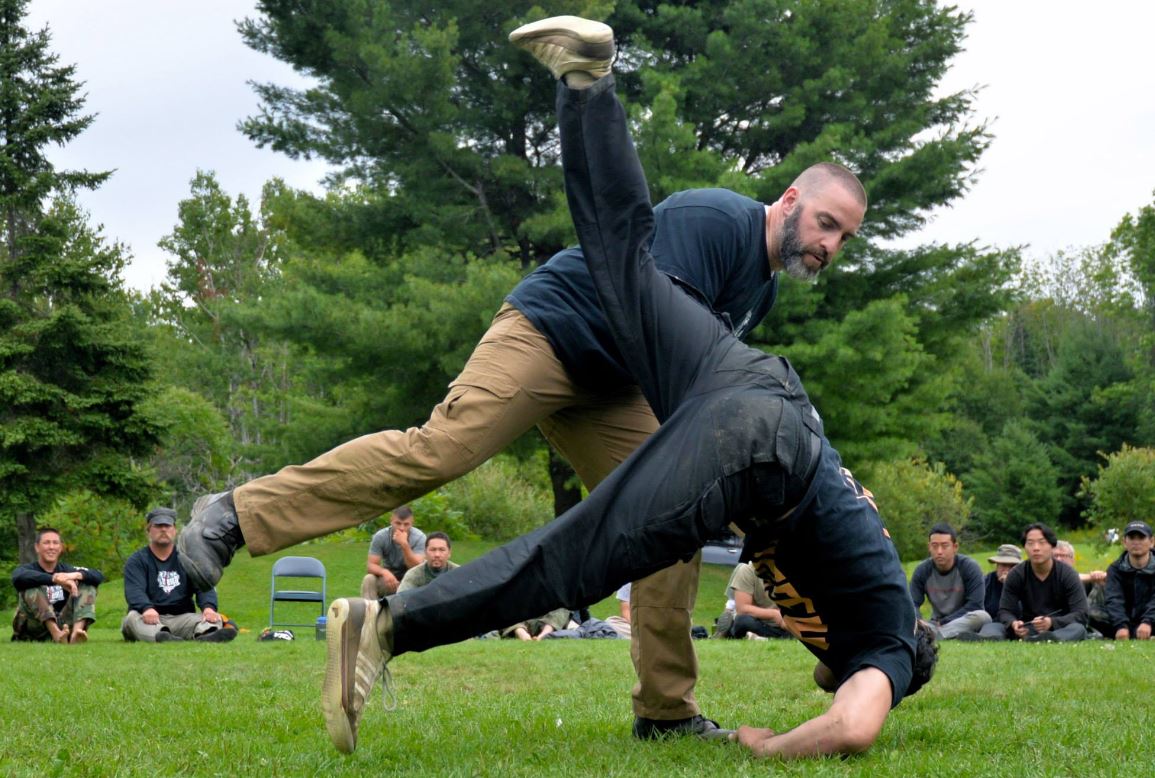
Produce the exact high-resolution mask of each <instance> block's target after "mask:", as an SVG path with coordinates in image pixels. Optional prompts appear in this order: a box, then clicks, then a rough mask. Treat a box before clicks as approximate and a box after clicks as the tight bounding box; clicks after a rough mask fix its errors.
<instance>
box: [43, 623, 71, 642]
mask: <svg viewBox="0 0 1155 778" xmlns="http://www.w3.org/2000/svg"><path fill="white" fill-rule="evenodd" d="M48 632H49V634H51V635H52V642H53V643H67V642H68V627H57V629H56V631H55V632H53V631H52V629H51V628H49V630H48Z"/></svg>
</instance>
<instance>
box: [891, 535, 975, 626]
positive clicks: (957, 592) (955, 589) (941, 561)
mask: <svg viewBox="0 0 1155 778" xmlns="http://www.w3.org/2000/svg"><path fill="white" fill-rule="evenodd" d="M927 550H928V551H929V552H930V558H929V559H926V560H923V562H922V563H920V564H919V566H918V567H916V568H915V569H914V573H913V574H912V575H911V577H910V598H911V599H912V600H914V607H915V608H919V607H921V606H922V601H923V600H924V599H927V600H930V608H931V613H930V623H931V624H933V625H934V628H935V631H936V632H937V633H938V637H939V638H940V639H941V640H951V639H953V638H957V637H959V636H960V635H963V634H970V633H977V632H978V631H979V630H981V629H982V628H983V626H984V625H985V624H989V623H990V622H991V616H990V614H989V613H987V612H986V610H985V609H984V608H983V595H984V594H985V593H986V584H985V582H984V581H983V571H982V568H980V567H979V564H978V562H976V561H974V560H973V559H971V558H970V557H968V556H967V555H965V554H960V553H959V552H958V533H957V532H955V529H954V527H952V526H951V525H949V524H947V523H945V522H942V523H939V524H935V525H934V526H933V527H931V528H930V536H929V540H928V542H927Z"/></svg>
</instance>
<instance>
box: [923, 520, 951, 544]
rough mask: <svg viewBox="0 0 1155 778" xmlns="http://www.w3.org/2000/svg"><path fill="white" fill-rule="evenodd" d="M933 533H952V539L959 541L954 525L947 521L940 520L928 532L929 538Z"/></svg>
mask: <svg viewBox="0 0 1155 778" xmlns="http://www.w3.org/2000/svg"><path fill="white" fill-rule="evenodd" d="M931 535H950V539H951V540H953V541H954V542H956V543H957V542H958V533H957V532H955V531H954V527H952V526H951V525H949V524H947V523H946V522H945V521H940V522H939V523H938V524H935V525H934V526H933V527H931V528H930V532H928V533H926V536H927V537H928V538H929V537H930V536H931Z"/></svg>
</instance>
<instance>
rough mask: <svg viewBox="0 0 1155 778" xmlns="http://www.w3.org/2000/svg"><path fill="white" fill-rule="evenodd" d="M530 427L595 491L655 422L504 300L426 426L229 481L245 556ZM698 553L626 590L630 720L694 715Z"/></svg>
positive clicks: (455, 466) (318, 527)
mask: <svg viewBox="0 0 1155 778" xmlns="http://www.w3.org/2000/svg"><path fill="white" fill-rule="evenodd" d="M534 425H537V426H538V428H539V429H541V431H542V433H543V434H544V435H545V437H546V438H547V439H548V440H549V442H550V443H551V444H552V445H553V446H554V447H555V448H556V449H557V450H558V452H559V453H561V455H562V456H564V457H565V458H566V459H567V460H569V462H570V464H571V465H573V468H574V470H575V471H577V474H578V476H579V477H580V478H581V479H582V482H583V483H585V484H586V486H587V487H589V488H593V487H594V486H596V485H597V484H598V483H599V482H600V481H601V480H602V479H603V478H605V477H606V476H607V475H609V473H610V472H612V471H613V469H614V468H615V467H617V465H618V464H620V463H621V462H622V461H623V460H624V459H625V458H626V457H628V456H629V455H630V453H631V452H633V450H634V449H635V448H637V447H638V446H639V445H641V443H642V441H644V440H645V439H646V437H648V436H649V435H650V434H651V433H652V432H653V431H654V430H655V429H657V426H658V423H657V420H656V419H655V418H654V415H653V413H652V412H651V411H650V408H649V405H648V404H647V403H646V401H645V398H644V397H642V395H641V392H640V391H639V390H638V389H637V387H629V388H627V389H625V390H622V391H620V392H617V393H614V394H610V395H606V394H597V393H593V392H591V391H589V390H586V389H583V388H581V387H580V386H578V385H576V384H575V383H574V382H573V381H572V380H571V378H570V377H569V375H568V374H567V373H566V370H565V368H564V367H563V366H562V364H561V362H560V361H558V359H557V356H556V355H555V354H554V352H553V348H552V347H551V346H550V344H549V341H548V340H546V338H545V337H544V336H543V335H542V334H541V333H540V332H538V331H537V329H536V328H535V327H534V326H533V325H532V324H531V323H530V322H529V320H528V319H526V318H525V317H524V316H523V315H522V314H521V312H520V311H518V310H517V309H515V308H513V307H512V306H510V305H508V304H506V305H503V306H502V308H501V310H499V311H498V312H497V315H496V316H495V317H494V319H493V323H492V324H491V325H490V327H489V330H488V331H487V332H486V333H485V335H484V336H483V337H482V339H481V341H480V342H479V343H478V344H477V347H476V348H475V349H474V351H473V354H472V355H471V356H470V358H469V361H468V362H467V363H466V365H465V368H464V369H463V370H462V371H461V374H460V375H459V376H458V377H457V379H456V380H454V381H453V382H452V383H451V384H450V385H449V392H448V394H447V395H446V397H445V399H444V400H443V401H442V402H441V403H440V404H438V406H437V407H436V408H434V409H433V414H432V415H431V416H430V417H429V421H427V422H426V423H425V424H424V425H423V426H421V427H412V428H410V429H407V430H384V431H381V432H375V433H372V434H370V435H364V436H362V437H359V438H356V439H354V440H351V441H349V442H348V443H345V444H342V445H340V446H338V447H337V448H335V449H333V450H331V451H329V452H327V453H325V454H322V455H321V456H319V457H317V458H316V459H314V460H312V461H311V462H308V463H306V464H304V465H299V466H291V467H286V468H284V469H282V470H281V471H280V472H278V473H276V474H274V475H270V476H265V477H263V478H258V479H256V480H253V481H250V482H249V483H247V484H244V485H243V486H240V487H237V489H236V490H235V491H234V492H233V498H234V500H235V502H236V506H237V514H238V516H239V518H240V523H241V531H242V532H243V533H244V536H245V541H246V543H247V545H248V548H249V552H250V553H251V554H253V555H255V556H259V555H261V554H268V553H270V552H273V551H277V550H279V549H282V548H287V547H288V546H292V545H295V544H297V543H300V542H301V541H304V540H308V539H310V538H316V537H320V536H322V535H327V534H329V533H331V532H336V531H337V530H341V529H345V528H347V527H352V526H355V525H357V524H360V523H361V522H363V521H367V520H369V519H372V518H375V517H377V516H379V515H381V514H382V513H385V512H388V511H390V510H392V509H393V508H396V507H397V506H399V505H403V504H405V503H407V502H409V501H411V500H414V499H416V498H417V497H420V496H421V495H423V494H426V493H428V492H431V491H433V490H434V489H436V488H437V487H439V486H441V485H442V484H445V483H447V482H449V481H452V480H453V479H455V478H458V477H460V476H462V475H464V474H465V473H468V472H469V471H471V470H473V469H474V468H475V467H477V466H478V465H480V464H482V463H483V462H485V461H486V460H488V459H489V458H491V457H493V456H494V455H495V454H497V453H499V452H500V451H502V450H503V449H504V448H506V447H507V446H508V445H509V444H510V443H512V442H513V441H514V440H516V439H517V438H518V437H519V436H521V435H522V434H524V433H525V432H526V431H528V430H529V429H530V428H532V427H533V426H534ZM418 521H420V517H418ZM605 542H607V543H612V542H614V541H613V539H612V538H607V539H606V541H605ZM699 559H700V556H699V557H698V558H695V559H694V560H693V561H691V562H689V563H685V564H678V565H675V566H674V567H672V568H670V569H668V570H664V571H662V572H660V573H656V574H655V575H652V576H650V577H649V578H647V579H644V580H642V581H638V582H636V583H635V584H634V586H633V588H632V592H631V609H632V616H631V621H632V630H633V637H632V639H631V656H632V658H633V661H634V667H635V669H636V671H637V673H638V685H637V686H636V687H635V688H634V692H633V698H634V713H635V714H636V715H638V716H643V717H645V718H652V719H681V718H687V717H689V716H694V715H697V714H698V713H699V710H698V705H697V703H696V701H695V700H694V691H693V690H694V683H695V681H696V679H697V670H698V665H697V657H696V656H695V654H694V647H693V644H692V642H691V638H690V626H691V624H690V614H691V611H692V610H693V606H694V598H695V597H696V595H697V591H698V569H699Z"/></svg>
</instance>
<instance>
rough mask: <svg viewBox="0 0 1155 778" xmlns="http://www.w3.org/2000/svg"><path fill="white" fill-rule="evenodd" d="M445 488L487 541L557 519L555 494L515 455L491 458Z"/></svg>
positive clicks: (470, 525)
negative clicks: (526, 470)
mask: <svg viewBox="0 0 1155 778" xmlns="http://www.w3.org/2000/svg"><path fill="white" fill-rule="evenodd" d="M441 491H442V492H444V494H445V496H446V498H447V500H448V503H449V505H451V506H452V507H453V509H454V510H456V511H460V512H461V515H462V517H463V520H464V523H465V525H466V526H467V527H468V528H469V530H470V531H471V532H473V533H476V534H477V535H478V536H480V537H482V538H484V539H485V540H509V539H510V538H515V537H517V536H518V535H521V534H524V533H526V532H529V531H530V530H532V529H535V528H537V527H540V526H541V525H543V524H545V523H546V522H548V521H549V520H550V519H552V518H553V496H552V494H551V493H550V492H549V490H548V489H547V488H543V487H542V486H541V485H540V482H539V483H534V482H533V481H531V480H530V479H529V478H527V477H526V476H525V474H523V473H522V466H521V465H519V464H518V462H517V461H516V460H514V459H513V458H511V457H504V456H503V457H496V458H494V459H491V460H490V461H488V462H486V463H485V464H483V465H482V466H481V467H479V468H477V469H476V470H474V471H473V472H472V473H470V474H469V475H467V476H465V477H464V478H460V479H458V480H457V481H454V482H453V483H450V484H446V485H445V486H443V487H442V488H441ZM423 499H424V498H423ZM451 537H452V535H451Z"/></svg>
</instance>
